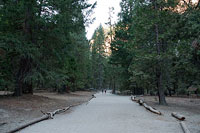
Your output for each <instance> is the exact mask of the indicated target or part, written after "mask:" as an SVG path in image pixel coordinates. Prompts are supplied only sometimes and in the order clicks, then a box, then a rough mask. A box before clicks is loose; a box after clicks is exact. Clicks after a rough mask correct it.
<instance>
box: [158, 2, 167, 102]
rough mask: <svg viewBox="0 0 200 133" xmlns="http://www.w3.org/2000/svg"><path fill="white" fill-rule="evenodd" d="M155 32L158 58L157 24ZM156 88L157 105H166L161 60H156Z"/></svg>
mask: <svg viewBox="0 0 200 133" xmlns="http://www.w3.org/2000/svg"><path fill="white" fill-rule="evenodd" d="M155 9H156V10H157V6H156V2H155ZM155 32H156V47H157V54H158V55H159V56H160V55H161V54H160V52H161V50H160V48H161V46H160V42H159V31H158V24H155ZM157 87H158V95H159V104H161V105H167V103H166V100H165V94H164V88H163V85H162V68H161V60H160V59H158V69H157Z"/></svg>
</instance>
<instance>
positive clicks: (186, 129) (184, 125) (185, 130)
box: [180, 121, 190, 133]
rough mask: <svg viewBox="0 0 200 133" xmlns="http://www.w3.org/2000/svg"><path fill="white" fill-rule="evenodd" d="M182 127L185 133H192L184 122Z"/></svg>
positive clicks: (181, 123)
mask: <svg viewBox="0 0 200 133" xmlns="http://www.w3.org/2000/svg"><path fill="white" fill-rule="evenodd" d="M180 125H181V128H182V130H183V132H184V133H190V131H189V129H188V128H187V126H186V124H185V123H184V122H183V121H182V122H180Z"/></svg>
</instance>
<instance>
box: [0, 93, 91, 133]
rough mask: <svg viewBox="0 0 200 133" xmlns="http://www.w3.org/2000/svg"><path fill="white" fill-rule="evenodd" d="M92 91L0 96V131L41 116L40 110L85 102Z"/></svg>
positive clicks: (45, 110)
mask: <svg viewBox="0 0 200 133" xmlns="http://www.w3.org/2000/svg"><path fill="white" fill-rule="evenodd" d="M94 93H95V92H89V91H77V92H71V93H69V94H58V93H49V92H40V93H34V95H24V96H22V97H11V96H9V97H8V96H0V132H1V133H4V132H7V131H8V130H11V129H13V128H15V127H18V126H19V125H21V124H23V123H26V122H28V121H30V120H32V119H34V118H37V117H41V116H42V115H43V114H42V112H41V111H43V112H50V111H54V110H56V109H59V108H64V107H67V106H69V105H74V104H79V103H84V102H87V101H88V100H89V99H90V98H91V97H92V94H94ZM68 112H69V111H68ZM68 112H66V113H68Z"/></svg>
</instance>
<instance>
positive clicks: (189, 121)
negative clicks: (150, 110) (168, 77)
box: [141, 96, 200, 133]
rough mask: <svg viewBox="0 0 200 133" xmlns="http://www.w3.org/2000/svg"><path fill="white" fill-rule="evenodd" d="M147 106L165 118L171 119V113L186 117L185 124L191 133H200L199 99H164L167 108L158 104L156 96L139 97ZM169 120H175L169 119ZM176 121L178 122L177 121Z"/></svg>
mask: <svg viewBox="0 0 200 133" xmlns="http://www.w3.org/2000/svg"><path fill="white" fill-rule="evenodd" d="M141 99H143V100H144V101H145V102H146V103H147V104H148V105H150V106H152V107H155V108H156V109H157V110H159V111H161V112H162V113H163V114H164V115H165V116H166V117H169V118H170V117H171V113H172V112H178V113H180V114H182V115H184V116H185V117H186V119H185V123H186V125H187V127H188V128H189V130H190V131H191V133H200V99H199V98H183V97H166V101H167V103H168V106H161V105H159V104H158V97H157V96H143V97H141ZM171 119H175V118H173V117H171ZM177 121H178V120H177Z"/></svg>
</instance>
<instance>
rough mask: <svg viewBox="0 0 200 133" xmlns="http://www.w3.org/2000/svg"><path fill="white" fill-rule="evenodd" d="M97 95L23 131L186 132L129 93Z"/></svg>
mask: <svg viewBox="0 0 200 133" xmlns="http://www.w3.org/2000/svg"><path fill="white" fill-rule="evenodd" d="M95 96H96V98H94V99H92V100H91V101H90V102H89V103H88V104H83V105H81V106H78V107H75V108H73V109H72V112H71V113H69V114H63V115H57V116H56V117H55V118H54V119H53V120H47V121H43V122H41V123H38V124H36V125H33V126H30V127H28V128H26V129H24V130H22V131H20V133H182V130H181V127H180V125H179V123H178V122H177V121H173V119H167V118H165V117H164V116H158V115H156V114H153V113H151V112H148V111H147V110H145V109H144V108H143V107H142V106H139V105H138V104H136V103H134V102H132V101H131V100H130V97H128V96H116V95H112V94H110V93H109V94H101V93H98V94H96V95H95Z"/></svg>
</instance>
